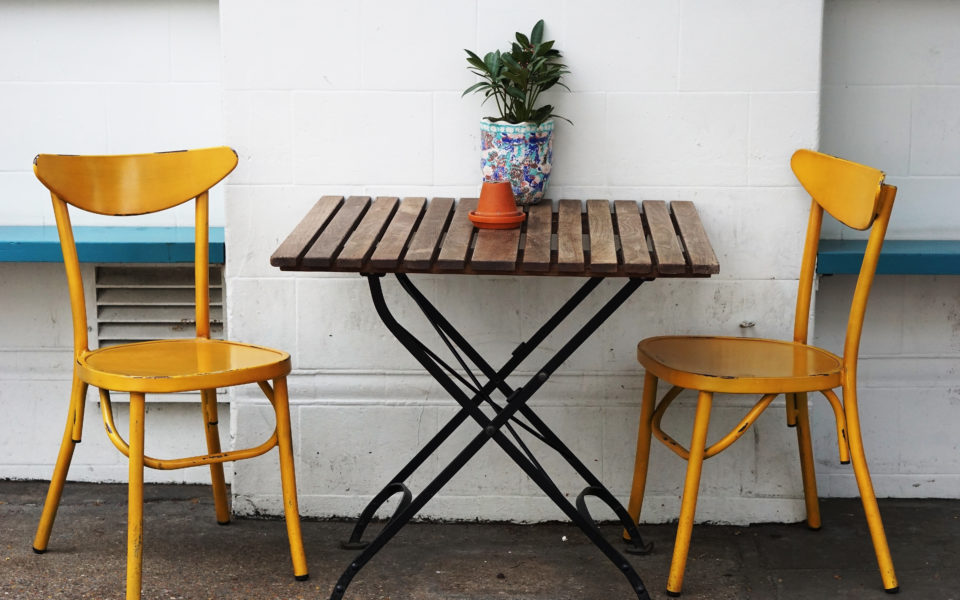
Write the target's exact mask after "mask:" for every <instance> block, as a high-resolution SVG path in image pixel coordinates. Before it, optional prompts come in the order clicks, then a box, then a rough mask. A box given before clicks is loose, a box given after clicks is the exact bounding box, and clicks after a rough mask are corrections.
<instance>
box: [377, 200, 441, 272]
mask: <svg viewBox="0 0 960 600" xmlns="http://www.w3.org/2000/svg"><path fill="white" fill-rule="evenodd" d="M426 202H427V199H426V198H404V199H403V200H402V201H401V202H400V207H399V208H397V212H395V213H394V214H393V219H391V220H390V224H389V225H388V226H387V231H386V233H384V234H383V237H382V238H380V243H378V244H377V249H376V250H374V251H373V256H371V257H370V263H369V264H370V266H371V267H373V268H375V269H392V268H394V267H396V266H397V264H399V262H400V256H401V255H402V254H403V250H404V248H406V246H407V240H408V239H410V234H411V233H412V232H413V226H414V225H415V224H416V222H417V219H418V218H419V217H420V213H421V212H423V206H424V204H426Z"/></svg>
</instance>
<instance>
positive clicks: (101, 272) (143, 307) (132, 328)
mask: <svg viewBox="0 0 960 600" xmlns="http://www.w3.org/2000/svg"><path fill="white" fill-rule="evenodd" d="M96 288H97V339H98V341H99V344H100V347H101V348H103V347H105V346H112V345H114V344H122V343H126V342H138V341H144V340H157V339H168V338H191V337H194V336H195V335H196V315H195V314H194V311H195V308H194V290H193V267H192V266H190V265H184V266H179V265H177V266H170V265H163V266H132V265H115V266H98V267H97V269H96ZM210 336H211V337H213V338H217V339H222V338H223V267H221V266H211V267H210Z"/></svg>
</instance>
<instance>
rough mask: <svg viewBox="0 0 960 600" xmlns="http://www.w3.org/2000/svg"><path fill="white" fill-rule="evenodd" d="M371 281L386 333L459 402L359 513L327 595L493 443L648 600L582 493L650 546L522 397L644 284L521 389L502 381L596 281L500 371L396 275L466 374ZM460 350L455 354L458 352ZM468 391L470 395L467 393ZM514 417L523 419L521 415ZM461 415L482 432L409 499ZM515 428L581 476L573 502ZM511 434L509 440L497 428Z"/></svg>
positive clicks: (609, 306) (613, 302) (340, 589)
mask: <svg viewBox="0 0 960 600" xmlns="http://www.w3.org/2000/svg"><path fill="white" fill-rule="evenodd" d="M364 276H365V277H366V278H367V281H368V283H369V285H370V295H371V296H372V298H373V303H374V306H375V307H376V310H377V313H378V314H379V315H380V318H381V319H382V320H383V322H384V324H385V325H386V326H387V328H388V329H389V330H390V332H391V333H392V334H393V335H394V336H395V337H396V338H397V340H398V341H399V342H400V343H401V344H403V346H404V347H405V348H406V349H407V350H408V351H409V352H410V353H411V354H412V355H413V357H414V358H416V359H417V361H418V362H419V363H420V364H421V365H422V366H423V367H424V368H425V369H426V370H427V371H428V372H429V373H430V375H431V376H433V378H434V379H436V381H437V382H438V383H439V384H440V385H441V386H442V387H443V388H444V389H445V390H446V391H447V393H449V394H450V396H451V397H452V398H453V399H454V400H456V401H457V403H458V404H460V407H461V408H460V410H459V411H458V412H457V413H456V414H455V415H454V416H453V417H452V418H451V419H450V421H449V422H448V423H447V424H446V425H444V426H443V428H441V429H440V431H438V432H437V433H436V434H435V435H434V437H433V438H432V439H431V440H430V441H429V442H428V443H427V444H426V445H425V446H424V447H423V448H422V449H421V450H420V451H419V452H418V453H417V454H416V456H414V457H413V458H412V459H411V460H410V462H409V463H407V465H406V466H404V467H403V468H402V469H401V470H400V472H399V473H397V474H396V476H394V478H393V479H392V480H391V481H390V482H389V483H388V484H387V485H386V486H385V487H384V488H383V489H382V490H381V491H380V493H378V494H377V495H376V496H375V497H374V498H373V499H372V500H371V501H370V503H369V504H368V505H367V507H366V508H365V509H364V510H363V512H362V513H361V515H360V518H359V520H358V521H357V524H356V526H355V527H354V530H353V533H352V534H351V536H350V540H349V541H347V542H344V543H343V547H344V548H347V549H351V548H352V549H362V550H361V552H360V554H359V555H357V557H356V558H355V559H354V560H353V561H352V562H351V563H350V565H349V566H348V567H347V569H346V570H345V571H344V572H343V574H342V575H341V576H340V578H339V579H338V580H337V583H336V586H335V587H334V589H333V593H332V594H331V595H330V600H339V599H340V598H343V595H344V593H345V592H346V589H347V586H348V585H350V581H351V580H352V579H353V577H354V576H355V575H356V574H357V573H358V572H359V571H360V569H361V568H363V566H364V565H365V564H366V563H367V562H369V561H370V559H371V558H373V556H374V555H375V554H376V553H377V552H378V551H379V550H380V549H381V548H383V546H384V545H385V544H386V543H387V542H388V541H389V540H390V539H391V538H392V537H393V536H394V535H396V533H397V532H398V531H399V530H400V529H401V528H402V527H403V526H404V525H405V524H406V523H407V522H408V521H410V519H411V518H413V516H414V515H416V514H417V512H419V511H420V509H421V508H423V506H424V505H425V504H426V503H427V502H428V501H429V500H430V499H431V498H432V497H433V496H434V495H436V493H437V492H438V491H440V489H441V488H442V487H443V486H444V485H446V483H447V482H448V481H449V480H450V479H451V478H452V477H453V476H454V475H455V474H456V473H457V472H458V471H459V470H460V469H461V468H463V466H464V465H466V464H467V462H469V460H470V459H471V458H472V457H473V456H474V455H475V454H476V453H477V452H478V451H479V450H480V448H482V447H483V446H484V444H486V443H487V442H488V441H490V440H493V441H494V442H496V444H497V445H498V446H500V447H501V448H502V449H503V450H504V452H506V453H507V455H509V456H510V458H511V459H513V461H514V462H515V463H517V465H518V466H519V467H520V468H521V469H523V471H524V472H525V473H526V474H527V475H528V476H529V477H530V478H531V479H532V480H533V481H534V482H535V483H536V484H537V485H538V486H539V487H540V489H542V490H543V492H544V493H545V494H547V496H549V497H550V499H551V500H553V502H554V503H555V504H556V505H557V506H558V507H559V508H560V509H561V510H562V511H563V512H564V514H566V515H567V517H569V518H570V520H571V521H573V522H574V523H575V524H576V525H577V526H578V527H580V529H581V530H583V532H584V534H586V536H587V537H588V538H589V539H590V541H592V542H593V544H594V545H595V546H597V548H599V549H600V551H601V552H603V553H604V555H606V557H607V558H608V559H610V561H611V562H612V563H613V564H614V565H615V566H616V567H617V569H619V570H620V571H621V572H622V573H623V575H624V576H625V577H626V578H627V581H628V582H629V583H630V586H631V588H632V589H633V590H634V592H635V593H636V594H637V598H638V600H648V599H649V595H648V594H647V591H646V588H645V587H644V585H643V582H642V581H641V580H640V576H639V575H637V573H636V571H635V570H634V569H633V566H632V565H631V564H630V563H629V562H628V561H627V560H626V559H625V558H624V557H623V555H622V554H620V552H618V551H617V550H616V549H615V548H614V547H613V546H612V545H611V544H610V542H608V541H607V540H606V538H604V537H603V536H602V535H601V533H600V531H599V529H597V526H596V524H595V523H594V521H593V519H592V518H591V516H590V514H589V512H588V511H587V506H586V501H585V498H586V497H587V496H595V497H597V498H599V499H600V500H602V501H603V502H604V503H605V504H607V505H608V506H609V507H610V508H611V509H613V511H614V513H615V514H616V515H617V518H618V519H619V520H620V522H621V523H622V524H623V526H624V528H625V529H626V531H627V533H628V534H629V535H630V539H631V546H630V547H628V550H627V551H628V552H631V553H635V554H646V553H648V552H650V550H651V549H652V545H644V544H643V541H642V539H641V537H640V533H639V532H638V531H637V528H636V525H635V524H634V523H633V520H632V519H631V518H630V515H629V514H628V513H627V511H626V509H624V508H623V506H622V505H621V504H620V502H618V501H617V500H616V498H614V496H613V494H611V493H610V491H609V490H607V488H606V487H604V485H603V484H602V483H600V480H599V479H597V478H596V477H595V476H594V475H593V474H592V473H591V472H590V471H589V469H587V467H586V466H585V465H584V464H583V463H582V462H581V461H580V460H579V459H578V458H577V457H576V456H575V455H574V453H573V451H571V450H570V449H569V448H568V447H567V446H566V445H565V444H564V443H563V442H562V441H561V440H560V438H559V437H557V435H556V434H555V433H554V432H553V431H552V430H551V429H550V428H549V427H548V426H547V425H546V424H545V423H544V422H543V421H542V420H541V419H540V418H539V417H537V415H536V414H535V413H534V411H533V409H531V408H530V407H529V406H528V405H527V402H528V401H529V400H530V398H531V397H532V396H533V394H534V393H535V392H536V391H537V390H538V389H540V387H541V386H542V385H543V384H544V383H545V382H546V381H547V379H549V377H550V375H552V374H553V372H554V371H555V370H556V369H557V368H558V367H559V366H560V365H561V364H563V362H564V361H565V360H566V359H567V358H569V356H570V355H571V354H573V352H574V351H576V350H577V348H579V347H580V346H581V345H582V344H583V343H584V341H586V340H587V338H589V337H590V335H592V334H593V332H594V331H596V330H597V329H598V328H599V327H600V325H602V324H603V322H604V321H605V320H606V319H607V318H608V317H609V316H610V315H611V314H613V313H614V311H616V310H617V308H619V307H620V305H622V304H623V303H624V301H626V300H627V298H629V297H630V295H631V294H632V293H633V292H634V291H635V290H636V289H637V288H638V287H640V285H641V284H642V283H643V282H644V280H643V279H640V278H631V279H628V280H627V282H626V283H625V284H624V285H623V287H622V288H621V289H620V290H619V291H618V292H617V293H616V294H615V295H614V296H613V297H612V298H610V300H608V301H607V302H606V303H605V304H604V305H603V306H602V307H601V308H600V309H599V310H598V311H597V312H596V314H594V315H593V317H591V318H590V320H588V321H587V322H586V324H584V325H583V326H582V327H581V328H580V329H579V330H578V331H577V332H576V333H575V334H574V335H573V336H572V337H571V338H570V339H569V340H568V341H567V342H566V343H565V344H564V345H563V346H562V347H561V348H560V349H559V350H558V351H557V352H556V353H555V354H554V356H553V357H552V358H551V359H550V360H548V361H547V362H546V364H544V366H543V367H542V368H541V369H539V370H538V371H537V372H536V374H535V375H534V376H533V377H531V378H530V379H529V380H528V381H527V382H526V383H525V384H524V385H523V386H522V387H520V388H517V389H513V388H512V387H510V386H509V385H508V384H507V383H506V378H507V377H508V376H509V375H510V374H511V373H512V372H513V371H514V370H515V369H516V368H517V366H518V365H520V363H521V362H523V360H524V359H525V358H526V357H527V356H529V355H530V353H531V352H532V351H533V350H534V349H535V348H536V347H537V346H538V345H539V344H540V343H541V342H542V341H543V340H544V339H545V338H546V337H547V336H548V335H550V334H551V333H552V332H553V331H554V330H555V329H556V328H557V327H558V326H559V325H560V324H561V323H562V322H563V321H564V320H565V319H566V318H567V317H568V316H569V315H570V314H571V313H572V312H573V311H574V309H576V308H577V306H578V305H580V303H581V302H583V300H584V299H585V298H587V297H588V296H589V295H590V293H591V292H593V291H594V290H595V289H596V288H597V286H598V285H599V284H600V282H601V281H602V280H603V278H600V277H594V278H591V279H588V280H587V281H586V282H585V283H584V284H583V285H582V286H581V287H580V288H579V289H578V290H577V291H576V292H574V294H573V295H572V296H571V297H570V299H569V300H567V301H566V302H565V303H564V304H563V305H562V306H561V307H560V308H559V309H558V310H557V312H556V313H554V314H553V316H551V317H550V318H549V319H548V320H547V322H546V323H544V324H543V325H542V326H541V327H540V329H538V330H537V331H536V332H535V333H534V334H533V335H532V336H531V337H530V339H529V340H527V341H526V342H522V343H521V344H520V345H518V346H517V347H516V349H514V351H513V352H512V355H511V357H510V359H509V360H508V361H507V362H506V363H505V364H504V365H503V366H502V367H501V368H500V369H499V370H495V369H494V368H493V367H491V366H490V364H489V363H487V362H486V361H485V360H484V359H483V357H481V356H480V354H479V353H478V352H477V351H476V350H475V349H474V348H473V347H471V346H470V344H469V343H468V342H467V341H466V339H465V338H464V337H463V336H462V335H461V334H460V333H459V332H458V331H457V330H456V329H455V328H454V327H453V325H451V324H450V323H449V321H447V320H446V319H445V318H444V317H443V315H442V314H441V313H440V312H439V311H438V310H437V309H436V308H435V307H434V306H433V305H432V304H431V303H430V302H429V301H428V300H427V299H426V298H425V297H424V296H423V294H421V293H420V291H419V290H418V289H417V288H416V287H415V286H414V285H413V282H411V281H410V279H409V278H408V277H407V276H406V275H404V274H402V273H397V274H396V277H397V280H398V281H399V282H400V285H401V286H402V287H403V289H404V290H405V291H406V292H407V293H408V294H409V295H410V297H411V298H412V299H413V300H414V302H415V303H416V304H417V306H418V307H419V308H420V310H422V311H423V313H424V314H425V315H426V317H427V319H428V320H429V321H430V322H431V324H433V326H434V328H435V329H436V332H437V334H438V335H439V336H440V338H441V339H442V340H443V342H444V343H445V344H446V346H447V347H448V348H449V350H450V352H451V353H453V355H454V357H455V358H456V360H457V362H458V363H459V366H460V367H461V369H462V371H463V372H464V373H465V374H466V375H465V376H464V375H462V374H461V373H460V372H458V371H457V370H456V369H455V368H453V367H451V366H450V365H448V364H447V363H446V362H444V361H443V360H442V359H441V358H440V357H439V356H438V355H437V354H436V353H434V352H433V351H432V350H430V349H429V348H428V347H427V346H425V345H424V344H423V343H422V342H421V341H420V340H418V339H417V338H416V337H415V336H414V335H413V334H411V333H410V332H409V331H407V330H406V329H405V328H404V327H403V326H402V325H400V323H398V322H397V321H396V319H395V318H394V317H393V315H392V314H391V313H390V310H389V309H388V308H387V305H386V301H385V300H384V297H383V290H382V288H381V285H380V279H381V277H382V275H379V274H365V275H364ZM458 349H459V351H458ZM461 352H462V353H463V355H464V356H465V357H466V358H467V359H469V360H470V362H472V363H473V364H474V365H475V366H476V368H477V369H479V370H480V371H481V372H482V374H483V376H484V377H486V378H487V381H486V383H483V384H481V383H480V381H479V379H478V378H477V376H476V375H475V374H474V373H473V372H472V371H471V370H470V368H469V367H468V366H467V363H466V361H465V360H464V358H463V356H461ZM465 389H466V390H468V391H469V392H470V393H472V395H469V394H468V393H467V391H464V390H465ZM494 390H497V391H499V392H500V393H501V394H502V395H503V396H504V397H505V398H506V401H505V403H503V404H500V403H497V402H494V401H493V399H491V397H490V394H491V393H492V392H493V391H494ZM484 403H486V404H487V405H488V406H491V407H492V408H493V409H494V413H495V414H494V416H493V417H492V418H491V417H489V416H487V415H486V414H485V413H484V412H483V411H482V410H481V409H480V407H481V405H482V404H484ZM519 416H522V417H523V419H525V420H521V419H520V418H519ZM468 418H472V419H473V420H474V421H475V422H476V423H477V424H478V425H479V426H480V428H481V431H480V432H479V433H478V434H477V435H476V436H475V437H474V438H473V439H472V440H471V441H470V442H469V443H468V444H467V445H466V446H465V447H464V448H463V450H461V451H460V452H459V454H457V455H456V457H455V458H454V459H453V460H452V461H451V462H450V464H448V465H447V466H446V467H444V468H443V469H442V470H441V471H440V473H439V474H438V475H437V476H436V477H435V478H434V479H433V481H431V482H430V483H429V484H427V486H426V487H425V488H424V489H423V490H422V491H421V492H420V494H419V495H417V496H416V497H414V496H413V494H412V493H411V492H410V490H409V489H408V488H407V486H406V484H405V483H404V482H405V481H406V480H407V479H408V478H409V477H410V476H411V475H412V474H413V473H414V472H415V471H416V470H417V469H418V468H419V467H420V465H422V464H423V462H424V461H425V460H426V459H427V458H428V457H430V456H431V455H432V454H433V453H434V452H435V451H436V450H437V448H439V447H440V445H441V444H442V443H443V442H444V441H445V440H447V438H449V437H450V435H451V434H452V433H453V432H454V431H455V430H456V429H457V428H458V427H459V426H460V425H462V424H463V423H464V422H465V421H466V420H467V419H468ZM514 425H516V426H518V427H521V428H522V429H524V430H525V431H527V432H528V433H529V434H530V435H532V436H533V437H535V438H537V439H539V440H540V441H541V442H543V443H544V444H546V445H547V446H550V447H551V448H553V450H554V451H556V452H557V453H558V454H560V455H561V456H562V457H563V458H564V459H565V460H566V461H567V462H568V463H569V464H570V466H571V467H573V468H574V470H576V471H577V473H578V474H579V475H580V476H581V477H582V478H583V479H584V481H586V483H587V487H586V488H585V489H584V490H583V491H582V492H581V493H580V495H579V496H578V497H577V500H576V506H574V505H573V504H571V503H570V501H569V500H567V499H566V497H565V496H564V494H563V492H561V491H560V489H559V488H558V487H557V485H556V484H555V483H554V482H553V480H552V479H551V478H550V476H549V475H548V474H547V473H546V471H545V470H544V469H543V467H541V466H540V464H539V463H538V462H537V460H536V458H535V457H534V455H533V453H532V452H530V449H529V448H528V447H527V445H526V444H525V443H524V442H523V440H522V439H521V438H520V436H519V435H517V432H516V430H515V429H514ZM504 430H506V431H507V432H509V433H510V437H513V440H512V441H511V439H510V438H509V437H508V436H507V435H506V434H505V433H504ZM398 493H399V494H402V497H401V499H400V502H399V505H398V506H397V508H396V510H395V512H394V514H393V516H392V517H391V518H390V520H389V521H388V522H387V523H386V525H384V527H383V529H381V530H380V532H379V533H378V534H377V536H376V537H374V538H373V540H371V541H370V542H369V543H367V542H363V541H361V538H362V536H363V532H364V530H365V529H366V527H367V525H368V524H369V523H370V521H371V520H372V519H373V517H374V515H375V513H376V511H377V509H379V508H380V506H381V505H382V504H383V503H384V502H386V501H387V500H388V499H389V498H391V497H392V496H394V495H396V494H398Z"/></svg>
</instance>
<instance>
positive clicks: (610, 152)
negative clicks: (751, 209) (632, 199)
mask: <svg viewBox="0 0 960 600" xmlns="http://www.w3.org/2000/svg"><path fill="white" fill-rule="evenodd" d="M749 107H750V104H749V96H748V95H746V94H608V96H607V125H606V130H607V131H608V132H609V133H608V138H607V140H606V143H605V144H604V145H603V147H601V148H597V151H598V152H603V153H604V155H605V157H606V160H605V162H606V169H607V177H608V179H607V180H608V182H609V185H612V186H629V185H639V184H643V185H661V186H707V185H711V186H725V187H726V186H737V185H744V184H746V182H747V123H748V118H749Z"/></svg>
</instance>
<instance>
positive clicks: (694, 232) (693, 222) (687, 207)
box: [670, 200, 720, 275]
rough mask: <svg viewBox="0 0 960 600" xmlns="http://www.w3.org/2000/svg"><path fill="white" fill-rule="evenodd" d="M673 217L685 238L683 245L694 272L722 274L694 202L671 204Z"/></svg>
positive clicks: (699, 273)
mask: <svg viewBox="0 0 960 600" xmlns="http://www.w3.org/2000/svg"><path fill="white" fill-rule="evenodd" d="M670 208H671V209H673V216H674V218H675V219H676V220H677V228H678V229H680V235H681V236H682V237H683V245H684V246H685V247H686V249H687V257H688V258H689V259H690V266H691V268H692V269H693V272H694V273H696V274H698V275H712V274H714V273H719V272H720V262H719V261H718V260H717V255H716V254H715V253H714V251H713V246H711V245H710V240H709V239H708V238H707V232H706V231H705V230H704V229H703V223H702V222H701V221H700V215H699V214H698V213H697V209H696V207H695V206H694V205H693V202H689V201H685V200H683V201H675V202H671V203H670Z"/></svg>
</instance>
